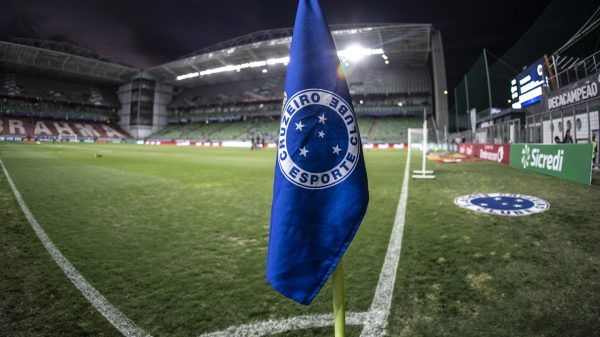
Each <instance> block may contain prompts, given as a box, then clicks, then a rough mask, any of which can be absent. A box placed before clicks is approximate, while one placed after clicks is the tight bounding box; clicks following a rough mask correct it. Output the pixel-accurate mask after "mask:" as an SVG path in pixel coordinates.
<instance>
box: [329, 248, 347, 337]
mask: <svg viewBox="0 0 600 337" xmlns="http://www.w3.org/2000/svg"><path fill="white" fill-rule="evenodd" d="M331 281H332V282H333V322H334V332H335V335H334V336H335V337H344V336H345V329H346V305H345V304H344V260H343V259H340V262H338V265H337V266H336V267H335V269H334V270H333V273H332V274H331Z"/></svg>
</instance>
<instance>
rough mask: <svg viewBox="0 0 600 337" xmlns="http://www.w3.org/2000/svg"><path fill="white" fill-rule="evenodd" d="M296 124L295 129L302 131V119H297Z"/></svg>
mask: <svg viewBox="0 0 600 337" xmlns="http://www.w3.org/2000/svg"><path fill="white" fill-rule="evenodd" d="M295 124H296V131H298V130H300V132H302V128H303V127H305V126H306V125H302V121H299V122H298V123H295Z"/></svg>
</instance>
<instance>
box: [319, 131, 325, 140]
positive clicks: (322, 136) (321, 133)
mask: <svg viewBox="0 0 600 337" xmlns="http://www.w3.org/2000/svg"><path fill="white" fill-rule="evenodd" d="M319 138H325V132H323V130H321V131H319Z"/></svg>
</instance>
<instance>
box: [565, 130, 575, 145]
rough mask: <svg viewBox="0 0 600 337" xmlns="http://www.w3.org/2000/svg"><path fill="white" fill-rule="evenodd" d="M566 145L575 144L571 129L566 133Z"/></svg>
mask: <svg viewBox="0 0 600 337" xmlns="http://www.w3.org/2000/svg"><path fill="white" fill-rule="evenodd" d="M563 143H564V144H573V137H571V129H567V132H565V137H564V138H563Z"/></svg>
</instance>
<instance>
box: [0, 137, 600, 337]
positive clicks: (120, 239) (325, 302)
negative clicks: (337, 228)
mask: <svg viewBox="0 0 600 337" xmlns="http://www.w3.org/2000/svg"><path fill="white" fill-rule="evenodd" d="M95 153H101V154H102V155H103V156H102V158H96V157H95ZM0 158H1V159H2V160H3V162H4V164H5V166H6V167H7V169H8V171H9V173H10V174H11V176H12V179H13V180H14V182H15V184H16V186H17V188H18V189H19V191H20V192H21V194H22V195H23V197H24V200H25V201H26V203H27V204H28V206H29V208H30V209H31V211H32V212H33V214H34V216H35V217H36V219H37V220H38V222H39V223H40V225H41V226H42V227H43V228H44V230H45V231H46V233H47V234H48V235H49V237H50V238H51V239H52V240H53V242H54V243H55V244H56V246H57V247H58V248H59V249H60V250H61V252H62V253H63V254H64V255H65V256H66V257H67V258H68V259H69V260H70V261H71V263H73V265H74V266H75V267H76V268H77V269H78V270H79V272H81V274H82V275H83V276H85V277H86V279H87V280H88V281H89V282H90V283H91V284H92V285H93V286H94V287H95V288H96V289H97V290H98V291H99V292H100V293H102V294H103V295H104V296H105V297H106V298H107V299H108V300H109V301H110V302H111V303H112V304H113V305H114V306H115V307H117V308H118V309H119V310H121V311H122V312H123V313H124V314H125V315H126V316H127V317H129V318H130V319H131V320H133V321H134V322H135V323H136V324H137V325H138V326H140V327H141V328H143V329H144V330H145V331H147V332H148V333H150V334H152V335H153V336H177V337H179V336H182V337H183V336H186V337H192V336H200V335H201V334H203V333H207V332H212V331H217V330H223V329H225V328H227V327H229V326H234V325H240V324H245V323H251V322H255V321H265V320H269V319H282V318H288V317H292V316H297V315H307V314H325V313H329V312H330V311H331V307H332V305H331V291H330V285H329V284H327V285H326V286H325V287H324V289H323V291H322V292H321V294H320V295H319V296H318V297H317V298H316V299H315V301H314V303H313V304H311V305H310V306H302V305H298V304H295V303H293V302H292V301H290V300H287V299H285V298H283V297H282V296H280V295H278V294H277V293H276V292H275V291H274V290H272V289H271V288H270V287H269V285H268V284H267V283H266V281H265V280H264V267H265V257H266V247H267V242H268V224H269V214H270V202H271V189H272V179H273V170H274V164H275V152H274V151H273V150H265V151H254V152H251V151H249V150H239V149H237V150H236V149H213V148H187V147H186V148H179V147H149V146H136V145H101V144H94V145H89V144H86V145H79V144H47V145H35V144H8V143H4V144H0ZM365 158H366V163H367V170H368V175H369V188H370V193H371V200H370V204H369V209H368V211H367V215H366V217H365V220H364V221H363V224H362V226H361V228H360V230H359V231H358V233H357V236H356V238H355V240H354V242H353V243H352V245H351V246H350V249H349V251H348V254H347V255H346V258H345V260H346V261H345V273H346V275H345V282H346V301H347V310H348V311H351V312H363V311H366V310H368V308H369V306H370V304H371V301H372V299H373V294H374V290H375V287H376V285H377V281H378V277H379V273H380V269H381V266H382V263H383V258H384V255H385V252H386V249H387V243H388V239H389V235H390V231H391V227H392V224H393V222H394V216H395V211H396V205H397V203H398V197H399V194H400V188H401V183H402V176H403V172H404V164H405V162H406V152H405V151H395V150H390V151H385V150H384V151H367V152H366V153H365ZM413 159H414V160H413V168H414V169H417V166H418V165H419V164H420V161H419V160H417V159H418V158H417V157H416V156H415V158H413ZM429 164H431V165H430V166H431V167H432V168H433V169H434V170H436V176H437V179H436V180H433V181H415V180H412V181H410V187H409V198H408V205H407V214H406V226H405V229H404V238H403V246H402V255H401V258H400V266H399V269H398V277H397V280H396V283H395V289H394V298H393V302H392V311H391V314H390V319H389V325H388V329H387V330H388V335H390V336H511V337H512V336H582V337H584V336H585V337H588V336H599V335H600V319H599V318H598V317H600V248H598V247H600V220H599V219H600V190H599V189H598V188H597V187H588V186H583V185H580V184H576V183H571V182H567V181H562V180H558V179H555V178H552V177H547V176H543V175H538V174H533V173H528V172H524V171H519V170H516V169H512V168H509V167H506V166H502V165H498V164H494V163H484V162H479V163H468V164H454V165H437V164H434V163H428V165H429ZM485 192H488V193H492V192H506V193H522V194H529V195H534V196H537V197H540V198H543V199H545V200H547V201H549V202H550V204H551V207H550V210H549V211H547V212H546V213H543V214H539V215H534V216H530V217H521V218H503V217H494V216H489V215H479V214H476V213H472V212H469V211H466V210H462V209H459V208H457V207H456V206H455V205H454V204H453V200H454V198H455V197H456V196H458V195H461V194H470V193H485ZM360 331H361V327H360V326H351V327H349V328H348V332H349V333H348V336H358V335H359V334H360ZM119 335H120V334H119V332H118V331H117V330H116V329H114V328H113V327H112V326H111V325H110V324H109V323H108V322H107V321H106V320H105V319H104V318H103V317H102V316H101V315H100V314H99V313H98V312H97V311H96V310H95V309H94V308H93V307H92V306H91V305H90V304H89V303H88V302H87V301H86V300H85V299H84V298H83V296H82V295H81V294H80V293H79V292H78V290H77V289H76V288H75V287H74V286H73V285H72V284H71V283H70V282H69V281H68V279H67V278H66V276H65V275H64V274H63V273H62V271H61V270H60V269H59V268H58V267H57V266H56V264H55V263H54V262H53V261H52V259H51V258H50V256H49V255H48V253H47V252H46V250H45V249H44V248H43V246H42V245H41V243H40V242H39V240H38V239H37V237H36V236H35V234H34V233H33V231H32V230H31V228H30V226H29V224H28V223H27V220H26V219H25V217H24V216H23V214H22V212H21V210H20V208H19V206H18V204H17V202H16V201H15V198H14V195H13V194H12V192H11V190H10V187H9V186H8V183H7V180H6V178H5V177H4V175H0V336H119ZM331 335H332V329H331V328H318V329H312V330H301V331H291V332H287V333H284V334H279V335H277V336H331Z"/></svg>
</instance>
